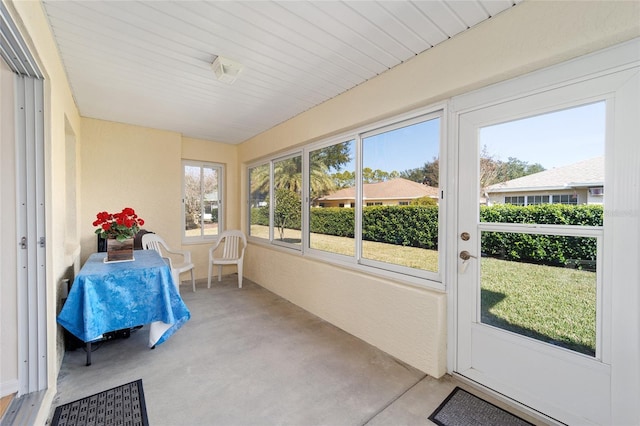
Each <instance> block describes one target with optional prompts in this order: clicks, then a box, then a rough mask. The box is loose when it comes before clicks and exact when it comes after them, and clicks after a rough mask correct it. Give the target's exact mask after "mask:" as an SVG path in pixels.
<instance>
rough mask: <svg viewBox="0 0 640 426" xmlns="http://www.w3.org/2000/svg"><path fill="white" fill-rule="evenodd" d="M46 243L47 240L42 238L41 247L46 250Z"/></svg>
mask: <svg viewBox="0 0 640 426" xmlns="http://www.w3.org/2000/svg"><path fill="white" fill-rule="evenodd" d="M46 242H47V240H45V238H44V237H40V241H39V244H40V247H42V248H45V244H46Z"/></svg>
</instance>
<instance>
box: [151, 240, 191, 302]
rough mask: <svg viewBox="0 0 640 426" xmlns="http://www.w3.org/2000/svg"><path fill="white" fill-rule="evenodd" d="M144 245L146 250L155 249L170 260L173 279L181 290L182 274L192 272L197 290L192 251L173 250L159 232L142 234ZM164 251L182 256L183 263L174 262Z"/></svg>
mask: <svg viewBox="0 0 640 426" xmlns="http://www.w3.org/2000/svg"><path fill="white" fill-rule="evenodd" d="M142 247H143V248H144V249H146V250H155V251H157V252H158V253H160V256H162V257H163V258H164V259H167V260H168V261H169V267H170V268H171V275H173V281H174V283H175V285H176V288H177V289H178V293H179V292H180V274H181V273H183V272H187V271H190V272H191V285H192V286H193V291H194V292H195V291H196V281H195V279H194V278H193V263H191V252H190V251H187V250H171V249H170V248H169V246H167V243H165V242H164V240H163V239H162V237H160V236H159V235H157V234H153V233H149V234H144V235H143V236H142ZM163 252H166V253H169V254H173V255H179V256H182V262H181V263H174V262H173V261H172V260H171V258H170V257H169V256H165V255H164V253H163Z"/></svg>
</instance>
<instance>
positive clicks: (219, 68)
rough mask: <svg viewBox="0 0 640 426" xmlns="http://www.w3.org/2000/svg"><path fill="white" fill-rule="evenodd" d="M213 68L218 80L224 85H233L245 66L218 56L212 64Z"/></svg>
mask: <svg viewBox="0 0 640 426" xmlns="http://www.w3.org/2000/svg"><path fill="white" fill-rule="evenodd" d="M211 68H213V72H214V73H215V75H216V78H217V79H218V80H220V81H222V82H223V83H227V84H233V82H234V81H236V78H238V74H240V71H242V68H243V66H242V64H239V63H238V62H236V61H232V60H231V59H227V58H223V57H222V56H218V57H216V59H215V60H214V61H213V63H212V64H211Z"/></svg>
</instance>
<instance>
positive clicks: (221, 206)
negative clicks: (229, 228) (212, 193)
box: [180, 159, 226, 244]
mask: <svg viewBox="0 0 640 426" xmlns="http://www.w3.org/2000/svg"><path fill="white" fill-rule="evenodd" d="M187 167H199V168H200V176H202V170H203V169H205V168H208V169H214V170H216V172H217V173H218V232H217V233H216V234H214V235H205V234H203V233H201V234H200V235H197V236H187V235H186V231H187V230H186V229H185V222H186V211H185V198H186V187H185V184H186V181H185V169H186V168H187ZM181 170H182V178H181V179H182V182H181V186H182V188H181V189H182V205H181V207H180V209H181V212H180V218H181V228H182V234H181V239H182V244H201V243H210V242H211V241H213V240H216V239H217V238H218V236H219V235H220V233H221V232H222V231H223V230H224V229H225V227H224V218H225V216H226V215H225V214H224V211H225V202H224V199H225V190H224V189H225V172H226V169H225V165H224V164H222V163H214V162H210V161H197V160H185V159H183V160H182V162H181ZM203 199H204V194H203V193H202V187H201V189H200V200H201V201H203ZM201 220H202V221H204V214H203V215H202V218H201ZM201 223H202V222H201ZM201 229H203V228H201Z"/></svg>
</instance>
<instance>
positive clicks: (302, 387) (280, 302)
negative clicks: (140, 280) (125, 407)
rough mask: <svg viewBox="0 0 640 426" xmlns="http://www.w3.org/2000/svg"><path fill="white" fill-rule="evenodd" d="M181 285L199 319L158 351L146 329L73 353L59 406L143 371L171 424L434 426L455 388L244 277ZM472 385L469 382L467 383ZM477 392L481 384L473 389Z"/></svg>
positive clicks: (153, 408)
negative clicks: (433, 417) (88, 357)
mask: <svg viewBox="0 0 640 426" xmlns="http://www.w3.org/2000/svg"><path fill="white" fill-rule="evenodd" d="M197 288H198V290H197V292H196V293H193V292H191V291H190V289H189V288H187V287H182V288H181V295H182V297H183V299H184V301H185V303H186V304H187V306H188V307H189V309H190V311H191V315H192V319H191V320H190V321H189V322H187V323H186V324H185V325H184V326H183V327H182V329H180V330H179V331H178V332H177V333H176V334H174V335H173V336H172V337H171V338H170V339H169V340H167V341H166V342H165V343H164V344H162V345H160V346H158V347H157V348H156V349H153V350H150V349H149V348H148V347H147V345H146V343H147V339H148V328H147V327H144V328H142V329H140V330H138V331H136V332H134V333H132V335H131V337H130V338H128V339H118V340H114V341H111V342H106V343H104V344H102V345H101V346H100V347H99V348H98V349H97V350H95V351H94V352H93V365H91V366H89V367H86V366H85V365H84V363H85V352H84V351H83V350H82V349H80V350H76V351H72V352H67V353H66V355H65V358H64V361H63V365H62V369H61V372H60V375H59V378H58V394H57V396H56V398H55V400H54V406H53V407H52V410H51V416H52V415H53V410H54V409H55V406H57V405H61V404H65V403H67V402H71V401H75V400H77V399H80V398H83V397H85V396H88V395H92V394H94V393H97V392H100V391H103V390H106V389H109V388H112V387H115V386H118V385H121V384H124V383H128V382H131V381H134V380H137V379H142V381H143V385H144V394H145V401H146V405H147V413H148V416H149V422H150V424H151V425H152V426H163V425H296V426H303V425H304V426H306V425H331V426H338V425H427V424H432V423H431V422H430V421H429V420H427V417H428V416H429V415H430V414H431V413H432V412H433V410H434V409H435V408H436V407H437V406H438V405H439V404H440V403H441V402H442V400H444V398H446V396H447V395H448V394H449V393H450V392H451V391H452V390H453V388H454V387H455V386H457V385H461V383H459V382H458V381H457V380H454V379H453V378H451V377H449V376H445V377H444V378H442V379H440V380H435V379H434V378H432V377H428V376H425V374H424V373H422V372H421V371H418V370H416V369H415V368H412V367H410V366H408V365H406V364H403V363H402V362H399V361H398V360H396V359H395V358H393V357H391V356H389V355H388V354H386V353H384V352H382V351H380V350H378V349H376V348H375V347H373V346H371V345H369V344H367V343H365V342H363V341H362V340H360V339H358V338H356V337H354V336H352V335H350V334H347V333H345V332H343V331H342V330H340V329H338V328H336V327H334V326H333V325H331V324H329V323H327V322H325V321H323V320H321V319H320V318H318V317H316V316H314V315H312V314H310V313H308V312H306V311H304V310H302V309H300V308H299V307H297V306H295V305H293V304H292V303H290V302H288V301H286V300H284V299H282V298H280V297H278V296H276V295H275V294H273V293H271V292H269V291H267V290H265V289H263V288H262V287H260V286H258V285H256V284H254V283H252V282H250V281H249V280H245V281H244V284H243V288H242V289H238V288H237V277H236V276H235V275H232V276H228V277H225V278H224V279H223V282H221V283H218V282H215V283H212V288H211V289H207V288H206V280H205V281H198V282H197ZM462 386H463V387H465V386H464V385H462ZM476 393H477V392H476Z"/></svg>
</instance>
